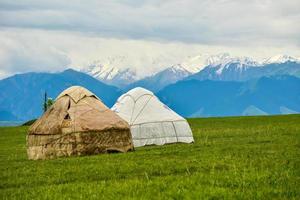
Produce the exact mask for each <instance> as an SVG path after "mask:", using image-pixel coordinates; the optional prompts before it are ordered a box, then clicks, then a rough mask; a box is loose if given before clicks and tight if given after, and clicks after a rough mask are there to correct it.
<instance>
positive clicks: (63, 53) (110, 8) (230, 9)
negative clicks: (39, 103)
mask: <svg viewBox="0 0 300 200" xmlns="http://www.w3.org/2000/svg"><path fill="white" fill-rule="evenodd" d="M299 8H300V2H299V1H298V0H289V1H282V0H273V1H271V0H260V1H258V0H255V1H246V0H204V1H197V0H167V1H160V0H156V1H146V0H145V1H130V0H122V1H96V0H92V1H88V2H84V3H83V2H82V1H80V0H74V1H72V2H70V1H59V0H51V1H50V0H44V1H39V0H26V1H24V0H22V1H21V0H16V1H10V0H1V1H0V74H1V75H0V76H2V77H4V76H7V75H10V74H13V73H17V72H26V71H57V70H62V69H65V68H67V67H70V66H72V67H75V68H80V66H82V65H84V64H86V63H87V62H88V61H92V60H96V59H100V60H105V59H108V58H110V57H114V56H120V55H121V56H125V57H126V62H125V64H126V65H129V66H133V67H134V68H137V69H138V72H139V73H141V74H143V73H144V71H156V70H158V69H161V68H164V67H167V66H168V65H170V64H174V63H177V62H181V61H182V60H184V59H185V58H186V57H188V56H194V55H197V54H200V53H211V54H216V53H220V52H229V53H231V54H233V55H238V56H239V55H243V56H252V57H254V58H259V59H261V58H263V57H268V56H272V55H273V54H278V53H285V54H291V55H295V56H299V55H300V37H299V33H300V26H299V24H298V23H299V21H300V9H299ZM121 67H122V66H121ZM124 67H125V66H124ZM126 67H128V66H126Z"/></svg>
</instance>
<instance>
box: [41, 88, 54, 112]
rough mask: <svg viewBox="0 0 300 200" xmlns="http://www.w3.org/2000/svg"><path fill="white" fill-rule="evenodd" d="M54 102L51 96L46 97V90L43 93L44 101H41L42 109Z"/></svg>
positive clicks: (46, 108) (45, 109)
mask: <svg viewBox="0 0 300 200" xmlns="http://www.w3.org/2000/svg"><path fill="white" fill-rule="evenodd" d="M53 104H54V100H53V99H52V98H48V97H47V92H45V95H44V103H43V110H44V112H46V111H47V110H48V108H50V107H51V106H52V105H53Z"/></svg>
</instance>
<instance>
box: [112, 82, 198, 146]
mask: <svg viewBox="0 0 300 200" xmlns="http://www.w3.org/2000/svg"><path fill="white" fill-rule="evenodd" d="M112 110H113V111H114V112H115V113H116V114H118V115H119V116H120V117H121V118H123V119H124V120H125V121H127V122H128V123H129V125H130V130H131V134H132V140H133V145H134V147H140V146H145V145H153V144H155V145H163V144H167V143H176V142H183V143H192V142H194V138H193V134H192V131H191V128H190V126H189V124H188V122H187V121H186V119H184V118H183V117H181V116H180V115H178V114H177V113H175V112H174V111H173V110H171V109H170V108H169V107H168V106H166V105H165V104H163V103H162V102H161V101H160V100H159V99H158V98H157V97H156V96H155V95H154V94H153V93H152V92H150V91H149V90H146V89H144V88H141V87H137V88H134V89H132V90H130V91H128V92H127V93H125V94H123V95H122V96H120V97H119V99H118V101H117V102H116V104H115V105H114V106H113V107H112Z"/></svg>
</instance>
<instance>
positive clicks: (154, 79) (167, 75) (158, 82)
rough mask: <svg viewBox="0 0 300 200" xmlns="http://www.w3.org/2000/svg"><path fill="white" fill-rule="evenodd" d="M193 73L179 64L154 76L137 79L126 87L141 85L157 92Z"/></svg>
mask: <svg viewBox="0 0 300 200" xmlns="http://www.w3.org/2000/svg"><path fill="white" fill-rule="evenodd" d="M191 74H192V73H191V72H190V71H188V70H187V69H186V68H185V67H183V66H182V65H180V64H177V65H173V66H171V67H169V68H167V69H165V70H163V71H161V72H158V73H156V74H154V75H152V76H149V77H146V78H143V79H141V80H139V81H136V82H134V83H132V84H130V85H129V86H128V87H126V89H127V90H129V89H132V88H135V87H137V86H139V87H144V88H146V89H149V90H152V91H154V92H156V91H159V90H160V89H162V88H164V87H165V86H167V85H169V84H172V83H175V82H177V81H179V80H182V79H183V78H185V77H187V76H189V75H191Z"/></svg>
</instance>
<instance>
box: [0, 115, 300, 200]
mask: <svg viewBox="0 0 300 200" xmlns="http://www.w3.org/2000/svg"><path fill="white" fill-rule="evenodd" d="M189 123H190V125H191V127H192V130H193V133H194V139H195V143H194V144H171V145H165V146H148V147H142V148H137V149H136V151H135V152H130V153H124V154H122V153H114V154H102V155H94V156H85V157H69V158H59V159H54V160H38V161H31V160H28V159H27V155H26V146H25V138H26V131H27V129H28V127H26V126H25V127H2V128H0V199H232V198H234V199H300V115H286V116H270V117H269V116H268V117H228V118H203V119H202V118H201V119H189Z"/></svg>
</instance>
